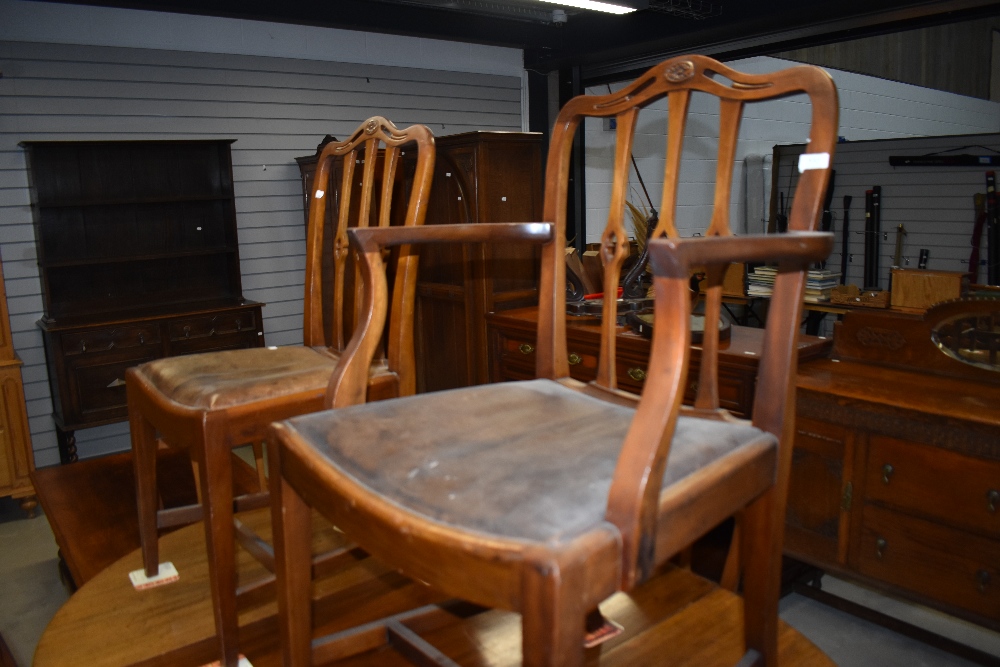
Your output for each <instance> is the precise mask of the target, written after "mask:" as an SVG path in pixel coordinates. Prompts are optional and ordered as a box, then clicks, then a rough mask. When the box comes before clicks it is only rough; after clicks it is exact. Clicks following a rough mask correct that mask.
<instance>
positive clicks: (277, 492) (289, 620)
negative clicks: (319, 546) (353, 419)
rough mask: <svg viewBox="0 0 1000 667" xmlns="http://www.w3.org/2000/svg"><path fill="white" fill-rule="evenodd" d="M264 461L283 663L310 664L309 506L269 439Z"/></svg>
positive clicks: (293, 666)
mask: <svg viewBox="0 0 1000 667" xmlns="http://www.w3.org/2000/svg"><path fill="white" fill-rule="evenodd" d="M268 464H269V467H270V473H271V475H270V476H271V487H272V488H271V494H272V495H271V525H272V526H273V533H274V560H275V568H274V571H275V575H276V576H277V584H278V625H279V629H280V632H281V651H282V657H283V660H284V665H285V666H286V667H305V666H306V665H311V664H312V600H311V596H310V592H311V588H312V580H311V567H310V565H311V561H312V554H311V553H310V548H311V540H310V535H311V528H310V516H309V515H310V510H309V506H308V505H306V503H305V502H304V501H303V500H302V498H301V497H300V496H299V494H298V493H297V492H296V491H295V489H294V488H292V486H291V485H290V484H289V483H288V482H287V481H286V480H285V478H284V476H282V474H281V461H280V451H279V448H278V446H277V445H276V444H275V443H274V442H273V441H272V443H271V444H270V446H269V447H268Z"/></svg>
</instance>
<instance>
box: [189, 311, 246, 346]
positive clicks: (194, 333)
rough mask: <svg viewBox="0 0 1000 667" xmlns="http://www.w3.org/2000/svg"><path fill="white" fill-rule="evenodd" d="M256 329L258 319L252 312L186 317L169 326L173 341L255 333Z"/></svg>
mask: <svg viewBox="0 0 1000 667" xmlns="http://www.w3.org/2000/svg"><path fill="white" fill-rule="evenodd" d="M256 328H257V318H256V317H255V316H254V312H253V311H252V310H242V311H236V312H231V313H220V314H218V315H212V316H207V317H185V318H183V319H178V320H173V321H171V322H170V324H169V330H170V340H172V341H177V340H187V339H191V338H205V337H208V336H216V335H220V334H231V333H239V332H243V331H254V330H256Z"/></svg>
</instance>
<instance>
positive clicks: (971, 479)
mask: <svg viewBox="0 0 1000 667" xmlns="http://www.w3.org/2000/svg"><path fill="white" fill-rule="evenodd" d="M865 495H866V497H867V499H868V501H869V502H875V503H880V504H884V505H886V506H890V507H893V508H896V509H901V510H903V511H906V512H910V513H914V514H920V515H922V516H926V517H932V518H935V519H938V520H940V521H942V522H943V523H946V524H949V525H952V526H956V527H959V528H966V529H969V530H974V531H977V532H982V533H984V534H986V535H992V536H997V535H1000V462H998V461H989V460H985V459H981V458H973V457H971V456H965V455H963V454H959V453H957V452H952V451H948V450H946V449H942V448H940V447H931V446H929V445H921V444H919V443H915V442H909V441H903V440H898V439H896V438H890V437H888V436H883V435H875V434H873V435H872V436H871V438H870V444H869V450H868V464H867V467H866V469H865Z"/></svg>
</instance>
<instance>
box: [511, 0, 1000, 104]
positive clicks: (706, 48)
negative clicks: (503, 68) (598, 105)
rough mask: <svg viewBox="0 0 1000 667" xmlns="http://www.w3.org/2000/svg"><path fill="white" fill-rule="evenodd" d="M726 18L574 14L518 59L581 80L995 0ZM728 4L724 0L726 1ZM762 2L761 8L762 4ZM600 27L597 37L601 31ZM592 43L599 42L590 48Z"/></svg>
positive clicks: (781, 46) (773, 6)
mask: <svg viewBox="0 0 1000 667" xmlns="http://www.w3.org/2000/svg"><path fill="white" fill-rule="evenodd" d="M740 5H741V6H737V8H736V9H735V10H734V11H735V12H742V13H744V14H745V15H744V16H739V17H734V16H733V14H734V11H729V12H728V16H727V19H728V20H725V21H714V20H712V19H707V20H705V21H697V22H686V24H685V26H686V29H685V30H681V29H678V28H677V27H676V26H672V28H671V29H670V30H668V31H663V29H662V26H660V27H659V29H660V33H659V34H656V31H657V29H658V26H657V25H656V24H655V23H654V22H652V21H648V20H647V19H648V17H642V16H637V15H630V16H628V17H626V18H627V19H628V22H627V23H626V22H621V23H619V24H615V25H612V24H610V23H605V24H603V25H599V24H597V23H595V22H594V21H593V17H583V18H582V19H581V20H579V21H577V22H576V24H575V26H573V28H572V32H571V31H569V30H567V31H566V33H565V34H564V35H563V39H562V42H561V49H558V50H555V49H552V48H544V47H543V48H542V49H536V48H528V49H526V51H525V67H526V68H528V69H533V70H542V71H547V70H552V69H558V68H560V67H565V66H567V65H569V64H572V65H579V66H580V68H581V77H582V79H583V80H584V82H585V85H593V84H595V83H601V82H604V81H611V80H620V79H622V78H628V77H630V76H634V75H637V74H638V73H641V72H643V71H645V70H646V69H648V68H649V67H651V66H652V65H654V64H656V63H657V62H660V61H661V60H663V59H665V58H668V57H670V56H674V55H679V54H683V53H690V52H697V53H701V54H705V55H711V56H714V57H717V58H721V59H729V58H736V57H746V56H749V55H759V54H764V53H768V52H774V51H778V50H787V49H790V48H797V47H801V46H805V45H815V44H821V43H831V42H836V41H841V40H844V39H855V38H858V37H863V36H866V35H872V34H880V33H885V32H889V31H898V30H901V29H910V28H917V27H923V26H926V25H932V24H940V23H948V22H953V21H960V20H969V19H972V18H977V17H980V16H987V15H995V14H1000V4H998V3H997V2H996V1H995V0H945V1H937V2H927V1H926V0H922V1H919V2H914V1H912V0H910V1H907V0H895V1H885V0H868V1H865V0H841V1H839V2H816V1H806V0H803V1H800V2H785V1H784V0H780V1H771V2H764V1H762V2H758V3H750V2H743V3H740ZM731 6H733V5H730V4H727V5H726V9H727V10H729V8H730V7H731ZM762 8H766V9H767V11H761V9H762ZM601 35H603V37H601ZM595 44H603V45H605V46H604V47H603V48H594V45H595Z"/></svg>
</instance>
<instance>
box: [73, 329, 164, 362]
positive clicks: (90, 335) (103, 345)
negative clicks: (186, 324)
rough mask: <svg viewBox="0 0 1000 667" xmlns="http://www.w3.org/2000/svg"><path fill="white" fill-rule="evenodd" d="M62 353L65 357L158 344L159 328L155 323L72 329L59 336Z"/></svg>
mask: <svg viewBox="0 0 1000 667" xmlns="http://www.w3.org/2000/svg"><path fill="white" fill-rule="evenodd" d="M60 338H61V341H60V342H61V346H62V350H63V353H64V354H65V355H66V356H67V357H72V356H75V355H79V354H95V353H102V352H108V351H109V350H115V349H128V348H132V347H141V346H143V345H158V344H159V342H160V328H159V327H158V326H157V325H156V324H149V325H130V326H125V327H108V328H106V329H91V330H89V331H74V332H73V333H67V334H63V335H62V336H61V337H60Z"/></svg>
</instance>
